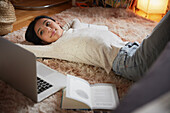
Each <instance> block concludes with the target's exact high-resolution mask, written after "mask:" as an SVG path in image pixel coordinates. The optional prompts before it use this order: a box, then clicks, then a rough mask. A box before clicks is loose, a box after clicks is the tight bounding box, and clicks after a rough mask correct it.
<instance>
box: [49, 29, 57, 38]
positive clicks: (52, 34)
mask: <svg viewBox="0 0 170 113" xmlns="http://www.w3.org/2000/svg"><path fill="white" fill-rule="evenodd" d="M55 33H56V31H55V30H53V32H52V33H51V37H52V36H54V34H55ZM51 37H50V38H51Z"/></svg>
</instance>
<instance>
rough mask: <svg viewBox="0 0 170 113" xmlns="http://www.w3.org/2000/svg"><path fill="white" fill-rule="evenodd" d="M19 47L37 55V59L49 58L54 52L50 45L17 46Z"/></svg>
mask: <svg viewBox="0 0 170 113" xmlns="http://www.w3.org/2000/svg"><path fill="white" fill-rule="evenodd" d="M17 45H18V46H20V47H22V48H24V49H26V50H28V51H30V52H32V53H34V54H35V56H36V57H50V56H48V53H50V52H53V49H52V47H51V46H50V45H43V46H39V45H23V44H17Z"/></svg>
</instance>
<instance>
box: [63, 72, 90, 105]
mask: <svg viewBox="0 0 170 113" xmlns="http://www.w3.org/2000/svg"><path fill="white" fill-rule="evenodd" d="M66 97H68V98H72V99H75V100H78V101H80V102H83V103H85V104H87V105H88V106H89V107H91V92H90V85H89V83H88V82H87V81H85V80H83V79H81V78H78V77H75V76H71V75H67V86H66Z"/></svg>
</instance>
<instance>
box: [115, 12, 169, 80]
mask: <svg viewBox="0 0 170 113" xmlns="http://www.w3.org/2000/svg"><path fill="white" fill-rule="evenodd" d="M168 41H170V11H169V12H168V13H167V14H166V15H165V16H164V17H163V18H162V20H161V21H160V22H159V23H158V25H157V26H156V27H155V28H154V29H153V31H152V33H151V34H150V35H149V36H148V37H147V38H146V39H144V40H143V42H142V43H141V44H140V45H139V44H138V43H128V44H126V46H124V47H123V48H122V49H121V50H120V52H119V53H118V55H117V57H116V58H115V60H114V62H113V71H114V72H115V73H116V74H118V75H122V76H124V77H126V78H129V79H131V80H138V79H139V78H141V77H142V75H143V74H144V73H145V72H146V71H147V70H148V69H149V68H150V66H151V65H152V64H153V62H154V61H155V60H156V59H157V57H158V56H159V55H160V53H161V52H162V51H163V49H164V47H165V46H166V44H167V43H168Z"/></svg>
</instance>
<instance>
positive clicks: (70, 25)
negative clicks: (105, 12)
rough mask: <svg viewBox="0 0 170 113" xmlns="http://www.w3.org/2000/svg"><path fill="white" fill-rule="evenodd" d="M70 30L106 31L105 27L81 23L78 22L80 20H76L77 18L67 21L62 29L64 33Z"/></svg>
mask: <svg viewBox="0 0 170 113" xmlns="http://www.w3.org/2000/svg"><path fill="white" fill-rule="evenodd" d="M70 28H73V29H83V28H93V29H99V30H107V31H108V27H107V26H104V25H95V24H87V23H83V22H80V20H79V19H77V18H75V19H73V20H72V21H69V22H68V23H66V24H65V25H64V27H63V29H64V30H66V31H67V30H68V29H70Z"/></svg>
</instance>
